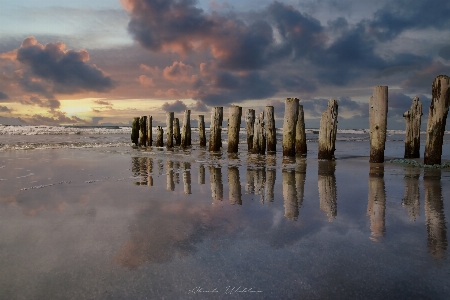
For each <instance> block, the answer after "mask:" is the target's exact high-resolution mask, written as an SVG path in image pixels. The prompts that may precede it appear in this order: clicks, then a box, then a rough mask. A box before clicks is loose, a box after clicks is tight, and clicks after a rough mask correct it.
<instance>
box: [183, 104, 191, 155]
mask: <svg viewBox="0 0 450 300" xmlns="http://www.w3.org/2000/svg"><path fill="white" fill-rule="evenodd" d="M189 146H191V111H190V110H189V109H187V110H185V111H184V118H183V127H182V128H181V147H182V148H187V147H189Z"/></svg>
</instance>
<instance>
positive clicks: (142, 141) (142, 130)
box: [139, 116, 147, 147]
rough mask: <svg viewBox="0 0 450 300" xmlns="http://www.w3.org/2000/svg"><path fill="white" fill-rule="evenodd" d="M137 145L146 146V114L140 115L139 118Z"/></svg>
mask: <svg viewBox="0 0 450 300" xmlns="http://www.w3.org/2000/svg"><path fill="white" fill-rule="evenodd" d="M139 145H140V146H142V147H145V146H147V116H141V118H140V119H139Z"/></svg>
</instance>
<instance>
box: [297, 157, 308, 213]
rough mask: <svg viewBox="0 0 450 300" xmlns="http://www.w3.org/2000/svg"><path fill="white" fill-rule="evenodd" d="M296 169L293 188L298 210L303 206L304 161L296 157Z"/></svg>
mask: <svg viewBox="0 0 450 300" xmlns="http://www.w3.org/2000/svg"><path fill="white" fill-rule="evenodd" d="M296 161H297V167H296V168H295V188H296V190H297V203H298V207H299V208H300V207H301V206H302V204H303V197H304V194H305V180H306V159H305V158H302V157H297V158H296Z"/></svg>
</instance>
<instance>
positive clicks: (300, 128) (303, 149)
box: [295, 105, 307, 156]
mask: <svg viewBox="0 0 450 300" xmlns="http://www.w3.org/2000/svg"><path fill="white" fill-rule="evenodd" d="M295 151H296V152H297V154H298V155H301V156H306V153H307V146H306V132H305V113H304V112H303V105H299V106H298V118H297V124H296V126H295Z"/></svg>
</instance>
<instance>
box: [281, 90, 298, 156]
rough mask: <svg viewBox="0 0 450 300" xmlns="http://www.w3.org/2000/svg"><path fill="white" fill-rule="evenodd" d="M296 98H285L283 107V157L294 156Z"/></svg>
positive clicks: (296, 114) (296, 113)
mask: <svg viewBox="0 0 450 300" xmlns="http://www.w3.org/2000/svg"><path fill="white" fill-rule="evenodd" d="M298 102H299V100H298V98H287V99H286V104H285V107H284V123H283V156H291V157H292V156H295V125H296V124H297V117H298V105H299V104H298Z"/></svg>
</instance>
